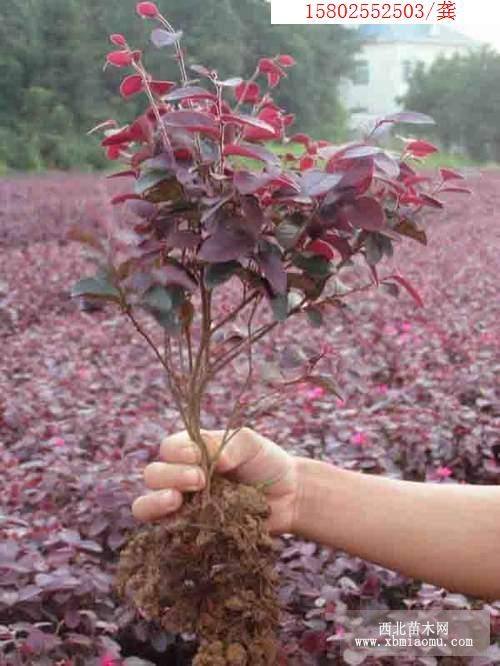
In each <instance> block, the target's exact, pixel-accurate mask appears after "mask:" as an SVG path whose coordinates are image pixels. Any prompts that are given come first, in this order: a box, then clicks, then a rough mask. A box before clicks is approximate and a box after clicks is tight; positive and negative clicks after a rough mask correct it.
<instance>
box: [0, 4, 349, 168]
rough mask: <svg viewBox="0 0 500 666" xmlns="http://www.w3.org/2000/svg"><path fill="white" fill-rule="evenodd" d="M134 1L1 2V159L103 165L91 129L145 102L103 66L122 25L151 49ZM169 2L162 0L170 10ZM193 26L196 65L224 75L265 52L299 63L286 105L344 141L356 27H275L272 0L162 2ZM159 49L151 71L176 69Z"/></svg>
mask: <svg viewBox="0 0 500 666" xmlns="http://www.w3.org/2000/svg"><path fill="white" fill-rule="evenodd" d="M135 4H136V2H135V0H126V1H125V2H124V1H123V0H108V1H107V2H102V0H85V2H83V3H82V2H79V0H18V1H17V2H16V4H15V6H13V5H8V4H7V5H5V4H4V6H2V7H1V8H0V43H1V44H2V51H1V53H0V85H1V90H2V95H1V97H0V163H2V162H3V163H4V164H6V165H7V166H9V167H10V168H14V169H44V168H76V167H88V168H95V167H99V166H101V165H102V159H103V158H102V155H101V150H100V149H99V147H98V145H97V142H96V141H95V140H93V139H92V138H89V137H86V136H85V132H86V131H87V130H88V129H90V128H91V127H92V126H94V125H95V124H97V123H98V122H100V121H102V120H106V119H107V118H110V117H116V118H117V119H118V120H119V121H123V122H126V121H127V120H128V119H129V118H130V117H133V115H134V114H135V113H136V112H137V110H138V108H139V107H140V105H141V104H142V105H143V106H144V105H145V100H138V101H131V102H130V103H129V104H130V105H131V106H132V107H134V106H136V108H131V109H130V110H129V109H127V108H126V109H125V110H123V108H122V107H123V105H122V104H120V98H119V95H118V84H119V80H120V75H121V74H122V73H121V72H118V71H114V69H113V68H108V69H106V70H103V63H104V58H105V54H106V53H107V51H109V50H111V47H110V45H109V44H108V42H107V38H108V35H109V34H111V33H113V32H115V31H116V30H117V28H118V26H119V27H120V31H121V32H124V33H126V35H127V39H128V40H129V41H130V43H131V44H134V45H137V46H138V47H139V48H144V47H145V46H147V44H148V42H149V31H150V29H151V25H150V24H149V25H148V24H146V22H143V21H141V20H140V19H139V18H138V17H137V16H136V14H135V11H134V10H135ZM162 4H165V3H162V0H159V5H160V6H161V5H162ZM162 9H163V10H164V11H165V13H166V14H167V15H168V17H169V19H171V21H172V23H173V24H174V25H175V26H176V27H178V28H179V29H181V30H183V31H184V35H185V37H184V38H183V45H184V47H185V49H186V51H187V58H188V62H189V63H191V64H193V63H197V64H206V65H207V66H210V67H213V68H216V69H218V70H219V71H220V73H221V74H222V75H228V76H245V75H250V74H251V73H252V72H253V69H254V67H255V64H256V61H257V59H258V58H259V57H261V56H266V55H275V54H276V53H290V54H291V55H293V56H294V57H295V58H296V60H297V61H298V66H297V67H296V68H294V71H293V72H291V73H290V77H289V80H288V81H286V82H285V83H284V85H283V90H282V92H281V96H280V98H279V101H280V102H281V103H283V104H284V105H285V106H286V107H287V108H288V109H289V110H290V111H291V112H294V113H296V114H297V125H296V126H297V127H298V128H300V130H301V131H308V132H310V133H312V134H313V135H316V134H318V133H322V134H323V135H324V134H326V135H328V136H329V137H331V138H336V137H338V136H339V134H341V133H342V131H343V129H344V127H345V112H344V111H343V108H342V104H341V100H340V99H339V93H338V85H339V81H340V79H341V77H342V76H349V75H350V74H351V73H352V68H353V61H354V54H355V53H356V51H357V49H358V46H359V44H358V42H357V38H356V37H355V35H354V33H353V31H349V30H346V29H345V28H342V27H339V26H317V27H315V28H314V29H313V30H311V29H310V28H308V27H307V26H272V25H271V23H270V15H269V5H268V3H266V2H265V1H264V0H205V1H204V2H203V3H202V4H200V3H199V2H198V0H169V2H168V6H166V7H162ZM165 58H166V56H165V52H164V51H161V52H160V51H155V49H154V47H153V46H152V45H150V48H148V50H147V59H148V63H150V69H151V70H152V71H154V72H157V73H158V75H159V76H161V78H168V77H169V76H170V75H172V76H174V75H175V70H174V68H175V63H174V62H172V61H170V62H168V61H166V59H165Z"/></svg>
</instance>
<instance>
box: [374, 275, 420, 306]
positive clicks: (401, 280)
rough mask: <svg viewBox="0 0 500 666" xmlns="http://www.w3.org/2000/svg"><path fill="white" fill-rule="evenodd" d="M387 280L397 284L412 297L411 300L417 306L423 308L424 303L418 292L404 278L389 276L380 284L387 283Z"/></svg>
mask: <svg viewBox="0 0 500 666" xmlns="http://www.w3.org/2000/svg"><path fill="white" fill-rule="evenodd" d="M388 280H393V281H394V282H398V283H399V284H400V285H401V286H402V287H404V288H405V289H406V291H407V292H408V293H409V294H410V296H412V298H413V299H414V300H415V302H416V303H417V305H418V306H419V307H421V308H423V307H424V302H423V300H422V297H421V296H420V294H419V293H418V291H417V290H416V289H415V287H414V286H413V285H412V284H410V282H408V280H407V279H406V278H404V277H403V276H402V275H390V276H389V277H387V278H384V279H383V280H382V282H387V281H388Z"/></svg>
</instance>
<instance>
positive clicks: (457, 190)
mask: <svg viewBox="0 0 500 666" xmlns="http://www.w3.org/2000/svg"><path fill="white" fill-rule="evenodd" d="M439 191H440V192H455V193H456V194H472V190H469V188H468V187H443V188H442V189H441V190H439Z"/></svg>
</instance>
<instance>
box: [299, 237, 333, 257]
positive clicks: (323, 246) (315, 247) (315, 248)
mask: <svg viewBox="0 0 500 666" xmlns="http://www.w3.org/2000/svg"><path fill="white" fill-rule="evenodd" d="M306 250H307V252H314V254H319V255H321V256H322V257H325V259H328V261H331V260H332V259H333V258H334V256H335V253H334V251H333V249H332V247H331V246H330V245H328V243H325V241H322V240H315V241H313V242H312V243H309V245H308V246H307V247H306Z"/></svg>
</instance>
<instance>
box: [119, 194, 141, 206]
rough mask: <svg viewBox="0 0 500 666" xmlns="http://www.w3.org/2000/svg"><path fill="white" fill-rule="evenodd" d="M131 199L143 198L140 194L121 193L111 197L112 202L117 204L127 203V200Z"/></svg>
mask: <svg viewBox="0 0 500 666" xmlns="http://www.w3.org/2000/svg"><path fill="white" fill-rule="evenodd" d="M131 199H141V200H142V197H140V196H139V195H138V194H119V195H118V196H116V197H113V198H112V199H111V204H112V205H113V206H116V205H117V204H121V203H125V201H130V200H131Z"/></svg>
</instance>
